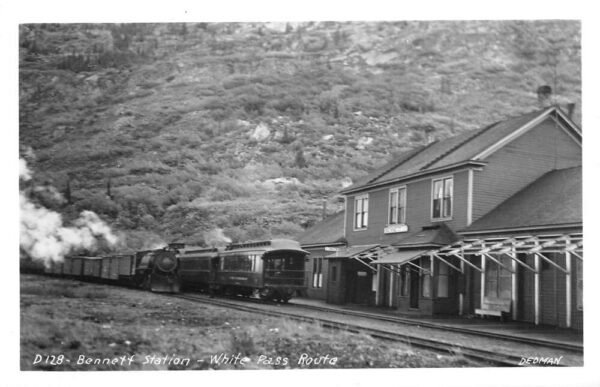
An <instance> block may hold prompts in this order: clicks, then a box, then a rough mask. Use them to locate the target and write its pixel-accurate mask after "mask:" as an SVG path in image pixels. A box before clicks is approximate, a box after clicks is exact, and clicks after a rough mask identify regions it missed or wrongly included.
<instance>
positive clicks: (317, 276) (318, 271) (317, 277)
mask: <svg viewBox="0 0 600 387" xmlns="http://www.w3.org/2000/svg"><path fill="white" fill-rule="evenodd" d="M312 287H313V288H321V287H323V258H315V259H313V276H312Z"/></svg>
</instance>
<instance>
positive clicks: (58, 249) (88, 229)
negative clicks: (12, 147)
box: [20, 159, 118, 265]
mask: <svg viewBox="0 0 600 387" xmlns="http://www.w3.org/2000/svg"><path fill="white" fill-rule="evenodd" d="M20 178H21V179H23V180H25V181H27V180H30V179H31V172H30V171H29V169H28V168H27V164H26V162H25V160H23V159H21V160H20ZM20 207H21V240H20V246H21V249H22V250H24V251H25V252H26V253H27V254H28V255H29V256H30V257H31V258H33V259H37V260H42V261H43V262H44V263H45V264H46V265H49V263H50V261H62V260H63V258H64V256H65V255H67V254H69V253H70V252H72V251H74V250H78V249H87V250H93V249H94V248H95V247H96V246H97V243H98V240H99V239H104V240H106V242H107V243H108V244H109V245H111V246H112V245H115V244H116V243H117V241H118V238H117V237H116V236H115V235H114V234H113V233H112V232H111V230H110V227H108V225H106V223H104V222H103V221H102V219H100V218H99V217H98V215H96V214H95V213H94V212H92V211H83V212H81V214H80V216H79V218H77V219H76V220H75V221H73V225H72V226H70V227H66V226H64V225H63V220H62V216H61V215H60V214H59V213H57V212H54V211H51V210H49V209H47V208H44V207H41V206H38V205H36V204H34V203H32V202H31V201H30V200H29V199H28V198H27V196H26V195H25V193H24V192H21V194H20Z"/></svg>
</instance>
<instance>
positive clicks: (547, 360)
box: [519, 356, 563, 366]
mask: <svg viewBox="0 0 600 387" xmlns="http://www.w3.org/2000/svg"><path fill="white" fill-rule="evenodd" d="M562 358H563V357H562V356H561V357H537V356H533V357H522V358H521V361H519V365H520V366H527V365H553V366H557V365H560V361H561V360H562Z"/></svg>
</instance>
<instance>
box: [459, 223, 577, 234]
mask: <svg viewBox="0 0 600 387" xmlns="http://www.w3.org/2000/svg"><path fill="white" fill-rule="evenodd" d="M565 228H583V222H577V223H562V224H550V225H537V226H525V227H504V228H494V229H485V230H468V231H467V230H463V231H458V234H460V235H484V234H498V233H510V232H522V231H544V230H552V229H565Z"/></svg>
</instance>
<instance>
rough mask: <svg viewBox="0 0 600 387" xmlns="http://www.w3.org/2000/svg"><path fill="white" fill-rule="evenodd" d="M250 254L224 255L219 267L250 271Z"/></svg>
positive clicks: (227, 269)
mask: <svg viewBox="0 0 600 387" xmlns="http://www.w3.org/2000/svg"><path fill="white" fill-rule="evenodd" d="M253 261H254V260H253V259H252V256H249V255H231V256H227V257H224V258H223V260H222V261H221V269H222V270H225V271H252V267H253Z"/></svg>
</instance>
